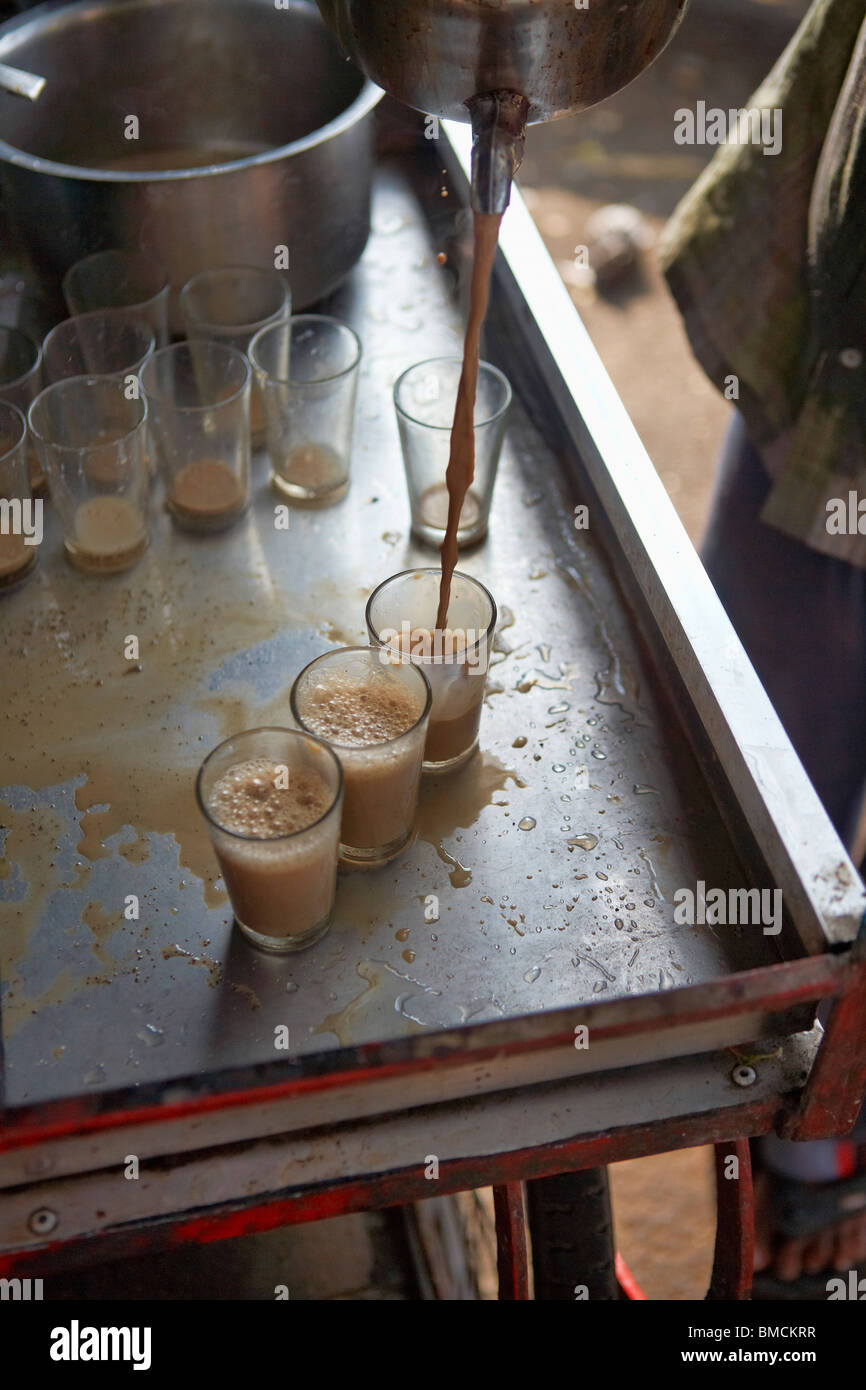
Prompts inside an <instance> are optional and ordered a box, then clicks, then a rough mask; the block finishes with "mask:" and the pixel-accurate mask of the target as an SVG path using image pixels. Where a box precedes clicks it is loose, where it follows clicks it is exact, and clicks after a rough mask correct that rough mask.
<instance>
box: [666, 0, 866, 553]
mask: <svg viewBox="0 0 866 1390" xmlns="http://www.w3.org/2000/svg"><path fill="white" fill-rule="evenodd" d="M747 105H748V106H749V107H758V108H760V109H762V110H770V111H775V110H776V109H781V111H782V132H783V133H782V148H781V152H780V153H779V154H777V155H765V154H764V152H763V149H762V147H761V146H760V145H752V144H743V145H739V144H733V143H731V144H727V145H723V146H721V147H720V149H719V151H718V153H717V154H716V156H715V158H714V159H713V160H712V161H711V163H710V164H709V165H708V167H707V168H706V169H705V170H704V173H703V174H702V175H701V177H700V178H699V179H698V181H697V183H696V184H695V185H694V187H693V188H692V189H691V190H690V191H689V193H688V194H687V195H686V197H685V198H684V199H683V201H682V203H681V204H680V206H679V207H678V208H677V210H676V211H675V213H674V215H673V217H672V218H671V220H670V222H669V223H668V226H667V227H666V229H665V233H664V236H663V240H662V248H661V250H662V264H663V268H664V270H665V273H666V275H667V279H668V283H669V285H670V288H671V290H672V292H673V294H674V297H675V299H676V301H677V304H678V306H679V308H680V311H681V313H682V315H683V318H684V321H685V325H686V330H687V332H688V334H689V338H690V341H691V344H692V348H693V350H694V352H695V355H696V357H697V358H698V360H699V362H700V363H701V365H702V366H703V368H704V370H705V371H706V373H707V375H708V376H709V377H710V379H711V380H712V381H713V382H714V384H715V385H716V386H717V387H718V388H719V389H720V390H723V391H724V390H725V387H726V382H727V379H728V378H730V377H734V376H735V377H736V378H737V380H738V389H739V399H738V405H739V408H740V410H741V411H742V414H743V416H744V418H745V421H746V426H747V429H748V432H749V435H750V437H751V438H752V440H753V441H754V443H755V444H756V446H757V447H758V448H759V449H760V450H761V451H762V453H763V454H764V457H765V460H766V462H767V466H768V471H769V472H770V473H771V475H772V477H773V479H774V482H773V487H772V489H771V492H770V495H769V498H768V500H767V504H766V506H765V508H764V512H763V514H762V515H763V519H764V520H765V521H767V522H768V523H769V524H771V525H773V526H776V527H778V528H779V529H781V530H783V531H786V532H787V533H788V534H790V535H792V536H796V537H797V538H799V539H801V540H803V541H806V542H807V543H808V544H809V545H812V546H814V547H815V548H817V549H820V550H823V551H825V552H826V553H828V554H832V555H837V556H839V557H840V558H843V559H847V560H849V561H851V562H852V563H854V564H857V565H861V566H863V567H866V534H864V535H860V534H859V533H858V534H854V535H833V534H830V533H829V532H828V530H827V502H828V500H829V499H830V498H834V497H845V498H847V496H848V492H849V490H850V489H852V488H854V489H859V495H860V496H862V497H863V498H866V0H813V4H812V7H811V9H810V10H809V13H808V14H807V16H806V18H805V19H804V20H803V23H802V24H801V25H800V28H799V29H798V31H797V33H796V34H795V36H794V38H793V39H792V41H791V43H790V44H789V45H788V47H787V49H786V50H785V52H784V53H783V54H782V56H781V58H780V59H779V61H778V63H777V64H776V66H775V67H774V69H773V71H772V72H771V73H770V75H769V77H768V78H767V79H766V81H765V82H764V83H763V85H762V86H761V87H760V88H759V89H758V91H757V92H756V93H755V94H754V96H753V97H752V98H751V100H750V101H749V102H748V103H747ZM863 528H864V531H866V518H864V522H863Z"/></svg>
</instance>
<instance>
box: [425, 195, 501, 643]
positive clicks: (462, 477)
mask: <svg viewBox="0 0 866 1390" xmlns="http://www.w3.org/2000/svg"><path fill="white" fill-rule="evenodd" d="M501 222H502V214H501V213H487V212H476V213H475V214H474V238H473V240H474V253H473V262H472V287H471V291H470V296H469V318H468V321H467V324H466V337H465V339H464V342H463V370H462V371H461V373H460V386H459V388H458V391H457V404H456V406H455V408H454V424H453V426H452V429H451V451H450V455H449V458H448V468H447V471H446V473H445V482H446V484H447V486H448V524H447V527H446V530H445V539H444V540H443V542H442V545H441V547H440V552H439V553H440V554H441V556H442V580H441V583H440V588H439V609H438V612H437V614H436V627H437V629H438V630H440V631H444V630H445V628H446V626H447V620H448V605H449V603H450V601H451V578H452V575H453V574H454V569H455V567H456V565H457V554H458V548H457V528H458V526H459V524H460V513H461V511H462V509H463V503H464V501H465V500H466V494H467V492H468V491H469V489H470V487H471V486H472V480H473V478H474V477H475V396H476V393H477V390H478V359H479V355H480V351H481V327H482V325H483V323H484V316H485V314H486V313H487V302H488V299H489V297H490V276H491V274H492V271H493V262H494V260H495V259H496V247H497V244H498V242H499V227H500V224H501Z"/></svg>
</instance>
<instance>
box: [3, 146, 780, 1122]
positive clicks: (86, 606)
mask: <svg viewBox="0 0 866 1390" xmlns="http://www.w3.org/2000/svg"><path fill="white" fill-rule="evenodd" d="M441 249H442V246H441V245H440V244H439V243H438V241H437V236H436V234H435V233H431V225H430V222H429V221H428V219H427V217H426V216H425V214H424V212H423V210H422V207H421V205H420V204H419V202H418V200H417V198H416V196H415V193H414V192H413V189H412V187H411V184H410V182H409V181H408V179H407V177H406V175H405V172H404V170H403V168H402V166H401V163H400V161H388V162H386V163H385V164H384V165H383V166H382V168H381V169H380V172H379V174H378V179H377V186H376V192H375V201H374V212H373V234H372V236H371V239H370V243H369V246H368V249H367V252H366V254H365V256H364V258H363V261H362V262H361V264H360V266H359V267H358V268H357V270H356V272H355V273H354V275H353V277H352V279H351V280H350V282H349V283H348V284H347V286H346V287H345V288H344V290H343V291H341V292H339V294H338V295H337V296H336V297H335V298H334V299H333V300H332V301H331V302H330V304H329V308H331V309H333V311H334V312H338V313H340V314H342V315H343V316H345V317H346V318H347V319H348V320H349V321H350V322H352V324H353V326H354V327H355V328H356V329H357V331H358V332H359V334H360V336H361V339H362V342H363V348H364V359H363V367H362V379H361V386H360V391H359V401H358V415H357V426H356V436H355V448H354V455H353V481H352V486H351V489H350V492H349V495H348V496H347V498H346V499H345V500H344V501H343V502H342V503H340V504H339V505H338V506H336V507H334V508H331V509H328V510H323V511H301V510H295V511H293V512H292V514H291V524H290V528H289V530H288V531H284V530H279V529H277V528H276V527H275V523H274V506H275V504H276V502H277V501H278V499H276V498H275V496H274V495H273V494H272V493H271V491H270V489H269V486H268V482H267V475H268V465H267V461H266V459H265V458H264V457H263V456H259V457H258V458H257V460H256V463H255V469H254V477H255V501H254V506H253V508H252V509H251V511H250V513H249V515H248V516H247V517H246V518H245V519H244V521H243V522H242V523H241V524H240V525H239V526H237V527H236V528H235V529H234V530H232V531H230V532H229V533H227V534H226V535H224V536H221V537H214V538H207V539H198V538H191V537H189V536H186V535H183V534H180V533H179V532H177V531H176V530H174V529H173V527H172V525H171V523H170V520H169V518H168V516H167V514H166V513H165V512H164V510H163V508H162V496H161V490H160V489H159V487H158V486H157V488H155V493H154V503H153V528H152V542H151V546H150V549H149V551H148V553H147V555H146V556H145V558H144V559H143V561H142V562H141V563H140V564H139V566H138V567H137V568H136V569H135V570H133V571H132V572H131V573H130V574H129V575H126V576H119V577H117V578H113V579H93V578H90V577H86V576H82V575H79V574H77V573H75V572H74V571H72V570H70V569H69V568H68V567H67V565H66V564H65V562H64V560H63V558H62V555H61V549H60V542H59V538H58V534H57V530H56V527H55V524H54V518H53V517H52V516H51V509H50V506H49V507H47V508H46V516H47V525H46V538H45V542H44V544H43V548H42V555H41V557H40V562H39V564H38V566H37V570H36V572H35V574H34V576H33V577H32V578H31V579H30V580H29V581H28V582H27V583H26V584H25V585H24V586H23V587H22V588H21V589H20V591H18V592H15V593H12V594H10V595H9V596H7V597H5V598H4V599H3V600H2V612H0V621H2V628H3V633H4V637H3V645H4V654H3V660H2V676H0V685H2V709H0V726H2V772H0V782H2V792H0V827H2V828H0V840H2V852H3V858H2V859H0V919H2V926H0V942H2V977H3V993H2V1025H3V1048H4V1055H5V1104H7V1105H19V1104H25V1103H33V1102H36V1101H40V1100H45V1099H48V1098H59V1097H64V1096H74V1095H77V1094H81V1093H82V1092H87V1091H90V1090H104V1089H108V1088H115V1087H128V1086H130V1085H135V1084H136V1083H141V1082H145V1081H147V1082H161V1081H169V1080H170V1079H172V1078H176V1077H179V1076H184V1075H187V1076H188V1075H191V1074H195V1073H198V1072H202V1071H207V1072H213V1071H216V1070H219V1069H221V1068H224V1067H230V1066H242V1065H246V1064H249V1063H255V1062H261V1061H269V1060H270V1061H272V1060H275V1059H279V1057H280V1056H285V1055H286V1054H285V1053H284V1052H280V1051H279V1050H277V1049H276V1047H275V1030H276V1029H277V1028H278V1027H279V1026H280V1025H286V1026H288V1028H289V1039H290V1050H291V1054H292V1055H293V1056H303V1055H305V1054H309V1053H313V1052H317V1051H322V1050H325V1049H332V1048H336V1047H338V1046H340V1045H342V1046H350V1045H353V1044H358V1043H362V1042H366V1041H371V1040H385V1039H389V1038H395V1037H402V1036H406V1035H411V1034H412V1033H418V1032H422V1031H423V1032H428V1031H430V1030H437V1029H443V1028H453V1027H454V1026H459V1025H461V1024H467V1023H470V1022H471V1023H476V1022H483V1021H490V1020H493V1019H497V1018H498V1019H508V1018H511V1017H515V1016H520V1015H525V1014H529V1013H536V1012H539V1011H541V1010H548V1009H553V1008H556V1007H561V1006H568V1005H580V1004H581V1003H586V1002H592V1003H599V1002H601V1001H603V1000H605V999H614V998H618V997H621V996H624V995H628V994H635V993H646V992H653V991H659V990H666V989H673V988H674V987H676V986H678V985H685V984H689V983H699V982H702V981H707V980H713V979H716V978H718V977H720V976H722V975H727V974H730V973H731V972H734V971H738V970H743V969H747V968H750V967H752V966H755V965H760V964H764V963H769V962H772V961H775V960H777V959H778V958H779V955H778V947H777V943H776V942H775V940H774V939H773V938H772V937H770V936H766V935H764V934H763V933H762V931H761V929H760V928H759V927H758V928H756V927H751V928H745V929H743V928H729V927H728V928H722V927H715V928H710V927H700V926H696V927H691V926H681V925H677V924H675V922H674V907H673V902H672V898H673V894H674V892H675V891H676V889H678V888H683V887H692V888H694V886H695V884H696V881H697V880H703V881H704V882H705V883H706V884H707V886H708V887H711V886H713V887H715V886H718V887H722V888H724V889H729V888H735V887H738V886H747V885H746V884H745V883H744V878H743V870H742V868H741V867H740V862H739V860H738V858H737V854H736V852H735V848H734V846H733V844H732V843H731V839H730V836H729V834H728V832H727V831H726V830H725V829H724V827H723V825H722V822H721V820H720V818H719V816H718V814H717V812H716V810H715V807H714V804H713V802H712V799H711V797H710V795H709V793H708V789H707V785H706V782H705V780H704V778H703V776H702V774H701V772H700V771H699V769H698V767H697V765H696V762H695V760H694V758H693V756H692V753H691V751H690V748H689V746H688V744H687V742H686V738H685V735H684V734H683V733H682V732H681V730H680V728H679V726H678V724H677V722H676V721H675V720H672V719H671V718H670V714H669V711H667V710H666V709H665V708H664V707H663V705H662V704H661V702H660V699H659V697H658V695H657V693H656V691H655V689H654V685H655V678H654V674H653V671H652V670H651V669H650V665H649V661H648V658H647V656H646V655H645V652H644V649H643V648H642V646H641V644H640V643H639V640H638V634H637V633H636V632H635V631H634V624H633V620H632V619H631V618H630V616H629V614H628V612H627V611H626V609H625V606H624V604H623V601H622V598H621V595H620V593H619V590H618V588H617V585H616V583H615V579H614V575H613V572H612V571H611V569H610V567H609V562H608V560H607V559H606V558H605V556H604V555H603V553H602V550H601V547H600V546H599V544H598V543H597V540H596V538H595V537H594V534H593V529H592V523H591V522H590V529H589V531H581V532H578V531H576V530H575V528H574V525H573V509H574V506H575V504H576V503H577V502H578V501H579V500H580V497H579V495H578V493H577V492H576V488H575V483H574V481H573V474H572V472H571V470H569V469H566V468H564V467H563V464H562V461H561V460H560V459H558V458H557V457H556V456H555V455H554V454H553V453H552V452H551V450H550V449H549V448H548V446H547V445H546V444H544V443H543V442H542V439H541V437H540V435H539V434H538V432H537V431H536V429H535V428H534V427H533V426H532V425H531V424H530V422H529V419H528V416H527V413H526V411H525V410H524V408H523V404H522V403H521V401H520V399H519V392H520V382H518V381H515V382H514V383H513V384H514V386H515V388H516V392H517V398H516V400H515V405H514V408H513V412H512V415H511V419H510V425H509V428H508V431H507V438H506V443H505V448H504V452H503V457H502V464H501V471H500V476H499V480H498V483H497V490H496V494H495V498H494V506H493V514H492V522H491V531H490V536H489V538H488V540H487V541H486V542H485V543H484V545H482V546H481V547H480V548H476V549H474V550H469V551H467V552H466V553H464V554H463V556H462V557H461V562H460V567H461V568H462V569H464V570H465V571H466V572H468V573H469V574H472V575H475V576H477V577H478V578H480V579H481V580H483V581H484V583H485V584H487V586H488V587H489V588H490V590H491V591H492V593H493V595H494V597H495V598H496V600H497V603H498V605H499V609H500V625H499V631H498V636H497V641H496V655H495V658H494V661H495V664H494V666H493V668H492V670H491V673H490V682H489V691H488V696H487V700H486V708H485V712H484V717H483V722H482V736H481V742H482V750H483V751H482V753H481V755H479V756H478V757H476V759H475V760H474V761H473V763H472V764H471V765H470V766H469V767H468V768H467V769H466V770H465V771H464V772H462V773H460V774H458V775H457V776H456V777H453V778H451V779H441V780H440V781H439V782H426V783H425V785H424V787H423V789H422V805H421V810H420V818H419V834H418V838H417V840H416V842H415V844H414V846H413V847H412V849H411V850H410V852H409V853H408V854H407V855H406V856H405V857H404V858H403V859H402V860H400V861H398V862H397V863H396V864H395V865H392V866H390V867H389V868H386V869H383V870H380V871H377V872H372V873H354V874H345V875H341V880H340V883H339V888H338V897H337V905H336V910H335V913H334V917H333V920H332V925H331V929H330V932H329V934H328V935H327V937H325V938H324V939H323V940H322V941H321V942H320V943H319V944H318V945H316V946H315V947H313V948H311V949H310V950H308V951H306V952H303V953H300V954H298V955H297V956H296V957H284V958H276V957H269V956H267V955H265V954H262V953H260V952H258V951H256V950H254V949H253V948H251V947H249V946H248V945H247V944H246V943H245V942H244V941H243V940H242V939H241V938H240V936H239V934H238V933H237V932H236V931H234V930H233V928H232V922H231V914H230V911H229V909H228V906H227V901H226V897H225V894H224V892H222V891H221V888H222V885H221V883H220V882H218V881H217V880H216V873H217V869H216V864H215V861H214V860H213V857H212V855H211V852H210V848H209V845H208V842H207V838H206V835H205V832H204V828H203V825H202V824H201V822H200V819H199V816H198V812H197V809H196V806H195V802H194V797H193V783H194V778H195V773H196V769H197V767H198V765H199V763H200V761H201V760H202V758H203V757H204V755H205V754H206V753H207V751H208V750H209V749H210V748H211V747H213V746H214V744H215V743H217V742H218V741H219V740H221V739H222V738H225V737H227V736H228V735H230V734H232V733H235V732H237V731H239V730H241V729H243V728H249V727H255V726H257V725H263V724H290V723H291V718H290V713H289V706H288V691H289V687H290V685H291V682H292V680H293V678H294V676H295V674H296V673H297V672H298V671H299V670H300V668H301V667H302V666H303V665H305V664H306V662H308V661H309V660H311V659H312V658H313V657H314V656H315V655H317V654H318V653H320V652H322V651H324V650H326V649H327V648H328V647H329V646H331V645H334V644H340V643H343V642H357V641H363V640H365V637H364V617H363V615H364V604H365V600H366V598H367V596H368V594H369V593H370V591H371V589H372V588H373V587H374V586H375V585H376V584H377V583H379V582H380V581H381V580H382V579H383V578H385V577H387V576H388V575H389V574H394V573H396V572H398V571H400V570H403V569H406V568H409V567H411V566H413V565H416V564H420V565H424V564H428V565H429V564H436V563H437V562H438V557H437V556H436V554H435V552H433V551H430V550H424V549H422V548H420V547H417V546H415V545H414V544H412V543H411V542H410V537H409V514H408V500H407V496H406V488H405V482H404V478H403V469H402V461H401V456H400V448H399V442H398V436H397V428H396V422H395V419H394V414H393V407H392V404H391V390H392V386H393V383H394V381H395V379H396V377H397V376H398V375H399V373H400V372H401V371H402V370H403V369H404V368H406V367H407V366H410V365H411V364H412V363H413V362H416V361H420V360H422V359H423V358H425V357H431V356H436V355H440V354H454V355H457V354H459V352H460V349H461V342H462V321H461V316H460V312H459V307H458V304H457V298H456V296H455V295H454V293H453V289H454V283H453V281H454V277H453V274H451V273H450V272H449V271H447V270H444V269H443V268H442V267H441V266H440V265H439V264H438V262H437V253H438V252H439V251H440V250H441ZM494 293H495V291H494ZM496 347H497V345H496V342H495V341H488V343H487V345H486V348H485V352H486V355H488V356H489V357H491V358H492V359H493V360H494V361H495V360H496ZM132 635H134V636H136V637H137V638H138V642H139V649H140V657H139V660H138V661H137V662H136V661H134V660H129V659H127V658H126V656H125V655H124V652H125V647H126V642H127V639H128V637H130V636H132ZM133 895H134V897H135V898H137V899H138V903H139V918H138V920H130V919H128V918H127V917H125V916H124V911H125V908H128V904H129V900H130V897H131V896H133ZM635 1060H640V1059H639V1058H636V1059H635Z"/></svg>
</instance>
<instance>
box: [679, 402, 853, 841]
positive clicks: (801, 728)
mask: <svg viewBox="0 0 866 1390" xmlns="http://www.w3.org/2000/svg"><path fill="white" fill-rule="evenodd" d="M771 486H772V484H771V482H770V480H769V478H768V477H767V474H766V472H765V470H764V468H763V466H762V463H761V458H760V455H759V454H758V452H757V450H756V449H755V448H754V446H753V445H752V444H751V442H750V441H749V438H748V436H747V434H746V429H745V425H744V423H743V420H742V417H740V416H735V418H734V423H733V425H732V427H731V430H730V433H729V435H728V438H727V440H726V443H725V448H724V451H723V456H722V461H721V466H720V470H719V476H718V481H717V484H716V494H715V501H714V504H713V508H712V512H711V516H710V521H709V525H708V529H707V533H706V538H705V540H704V544H703V547H702V550H701V558H702V559H703V562H704V566H705V568H706V570H707V573H708V574H709V576H710V579H711V580H712V582H713V584H714V586H715V588H716V592H717V593H718V595H719V598H720V599H721V601H722V605H723V607H724V608H725V611H726V612H727V614H728V617H729V618H730V619H731V622H732V623H733V625H734V628H735V629H736V632H737V634H738V636H739V638H740V641H741V642H742V644H743V646H744V647H745V649H746V652H747V654H748V656H749V659H750V661H751V662H752V664H753V666H754V667H755V670H756V671H757V673H758V676H759V678H760V680H761V683H762V684H763V686H764V688H765V690H766V691H767V694H768V695H769V697H770V700H771V701H772V703H773V705H774V706H775V709H776V712H777V713H778V715H779V718H780V719H781V721H782V723H783V724H784V726H785V729H786V732H787V734H788V737H789V738H790V740H791V742H792V743H793V745H794V747H795V749H796V750H797V753H798V755H799V757H800V760H801V761H802V763H803V766H804V767H805V769H806V772H807V773H808V775H809V778H810V779H811V781H812V783H813V785H814V787H815V789H816V791H817V792H818V795H819V796H820V798H821V800H822V802H823V803H824V807H825V808H826V811H827V814H828V815H829V817H830V819H831V820H832V822H833V824H834V825H835V827H836V830H837V831H838V833H839V836H840V838H841V839H842V840H843V841H844V842H845V843H846V844H847V845H848V846H850V845H851V844H852V842H853V837H854V833H855V830H856V821H857V816H858V811H859V807H860V803H861V798H862V794H863V790H864V786H866V572H864V571H863V570H860V569H855V568H854V567H853V566H852V565H849V564H846V563H845V561H843V560H835V559H832V558H831V557H830V556H828V555H819V554H817V553H816V552H815V551H813V550H809V549H807V547H806V546H804V545H803V544H802V543H801V542H800V541H795V540H792V539H791V538H790V537H789V536H786V535H783V534H782V533H781V532H780V531H776V530H774V529H773V528H772V527H769V526H766V525H765V524H764V523H763V522H762V520H761V513H762V509H763V506H764V504H765V501H766V498H767V495H768V494H769V492H770V489H771Z"/></svg>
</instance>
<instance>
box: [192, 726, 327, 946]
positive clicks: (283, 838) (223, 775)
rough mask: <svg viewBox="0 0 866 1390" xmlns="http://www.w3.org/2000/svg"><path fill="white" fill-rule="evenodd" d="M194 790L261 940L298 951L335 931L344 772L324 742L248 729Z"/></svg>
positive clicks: (212, 757)
mask: <svg viewBox="0 0 866 1390" xmlns="http://www.w3.org/2000/svg"><path fill="white" fill-rule="evenodd" d="M196 796H197V799H198V804H199V809H200V810H201V813H202V815H203V816H204V819H205V822H206V824H207V828H208V831H209V833H210V837H211V842H212V844H213V848H214V853H215V854H216V857H217V861H218V863H219V866H220V870H221V872H222V877H223V881H224V882H225V885H226V888H227V890H228V895H229V898H230V900H231V905H232V911H233V912H234V918H235V922H236V923H237V925H238V927H239V928H240V930H241V932H242V933H243V935H244V936H245V937H246V938H247V939H248V940H249V941H251V942H252V943H253V944H254V945H255V946H258V947H260V948H261V949H262V950H267V951H279V952H286V951H300V950H302V949H303V948H304V947H305V946H312V945H313V944H314V942H316V941H319V940H320V939H321V938H322V937H323V936H324V935H325V932H326V931H327V930H328V925H329V922H330V915H331V911H332V909H333V906H334V895H335V892H336V885H337V850H338V846H339V842H340V816H341V812H342V806H343V771H342V768H341V766H340V762H339V759H338V758H337V756H336V754H335V753H334V752H333V750H332V749H331V748H329V747H328V745H327V744H326V743H324V742H323V740H322V739H319V738H315V737H313V736H311V735H309V734H306V733H303V732H300V731H298V730H297V729H279V728H263V729H249V730H247V731H246V732H244V733H242V734H237V735H236V736H235V737H234V738H230V739H226V741H225V742H224V743H221V744H220V745H219V746H218V747H217V748H215V749H214V750H213V752H212V753H210V754H209V755H208V757H207V758H205V760H204V762H203V763H202V765H201V768H200V769H199V774H198V778H197V780H196Z"/></svg>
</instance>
